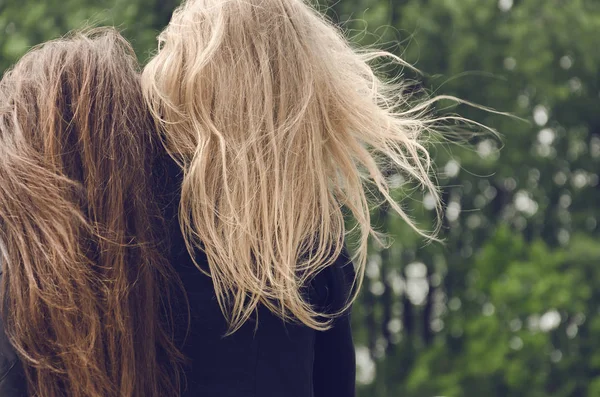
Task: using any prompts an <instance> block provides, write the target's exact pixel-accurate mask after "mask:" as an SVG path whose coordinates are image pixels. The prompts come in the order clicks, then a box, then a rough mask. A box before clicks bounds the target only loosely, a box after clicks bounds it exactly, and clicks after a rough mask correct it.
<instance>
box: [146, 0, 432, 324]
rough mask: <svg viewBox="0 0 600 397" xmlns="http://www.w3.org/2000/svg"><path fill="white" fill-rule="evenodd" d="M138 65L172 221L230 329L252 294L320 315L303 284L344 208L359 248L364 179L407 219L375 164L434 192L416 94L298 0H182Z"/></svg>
mask: <svg viewBox="0 0 600 397" xmlns="http://www.w3.org/2000/svg"><path fill="white" fill-rule="evenodd" d="M159 41H160V46H159V51H158V54H157V55H156V57H155V58H154V59H153V60H152V61H151V62H150V63H149V64H148V66H147V67H146V68H145V70H144V72H143V75H142V86H143V90H144V95H145V96H146V99H147V100H148V103H149V104H150V107H151V109H152V111H153V113H154V115H155V118H156V119H157V120H159V123H160V126H161V128H162V129H163V131H164V140H165V143H166V147H167V149H168V151H169V152H170V153H171V154H172V155H173V156H174V158H176V159H178V160H179V161H180V164H181V165H182V166H183V168H184V171H185V178H184V181H183V187H182V198H181V208H180V211H181V215H182V216H181V222H182V228H183V230H184V231H185V232H186V235H187V239H188V242H189V246H190V248H193V247H200V248H202V249H204V251H205V252H206V254H207V257H208V261H209V266H210V273H211V275H212V277H213V280H214V284H215V287H216V291H217V296H218V298H219V302H220V303H221V307H222V309H223V311H224V312H225V314H226V315H227V316H228V318H229V320H230V322H231V325H232V328H233V329H235V328H236V327H237V326H239V325H240V324H241V323H243V322H244V321H245V320H246V319H247V318H248V316H249V315H250V314H251V313H252V311H253V310H254V308H255V307H256V305H257V304H258V303H259V302H260V303H263V304H265V305H267V306H268V307H269V308H270V309H271V310H272V311H274V312H276V313H278V314H279V315H280V316H281V317H283V318H291V319H295V320H299V321H301V322H303V323H305V324H307V325H309V326H311V327H313V328H316V329H321V328H324V327H326V326H327V322H326V321H324V320H323V317H319V314H323V313H318V310H316V309H315V308H313V307H311V305H310V303H309V302H307V301H306V299H305V297H303V295H302V287H303V286H304V285H305V284H306V282H307V281H308V280H310V278H311V277H312V276H314V275H315V273H317V272H318V271H320V270H321V269H323V268H325V267H327V266H329V265H331V264H332V262H333V260H335V258H336V257H337V256H338V255H339V253H340V250H341V249H342V245H343V238H344V236H345V233H346V230H345V227H344V217H343V213H342V208H347V209H348V210H349V211H350V212H351V214H352V215H353V217H354V218H355V219H356V221H357V224H358V241H359V245H358V248H357V256H356V257H357V258H358V261H357V266H358V269H359V271H358V279H359V280H360V279H361V277H362V269H363V268H364V262H365V258H366V248H367V241H368V237H369V235H374V231H373V229H372V228H371V225H370V217H369V202H368V195H367V193H366V192H367V190H368V189H369V186H368V185H370V186H371V187H373V188H374V189H375V190H376V191H379V192H380V194H381V195H382V196H383V197H384V198H385V200H387V201H388V202H389V205H390V206H391V207H392V208H393V209H394V210H396V211H397V212H398V213H399V214H400V215H401V216H402V217H403V218H404V219H405V220H406V221H407V222H408V223H410V224H411V225H412V222H411V220H410V219H409V217H408V216H407V215H406V214H405V212H404V211H403V210H402V208H401V207H400V206H399V205H398V204H397V203H396V202H394V201H393V199H392V197H391V196H390V194H389V190H388V185H387V182H386V177H385V174H386V173H385V172H384V171H382V169H383V168H390V169H392V170H400V171H401V172H402V173H403V174H404V175H406V176H408V177H409V178H412V179H413V180H414V181H416V182H418V183H420V184H421V185H423V186H424V187H426V188H427V189H429V190H430V191H431V192H432V194H433V196H434V197H437V194H436V189H435V187H434V185H433V184H432V182H431V181H430V179H429V175H428V173H429V157H428V154H427V151H426V150H425V149H424V147H423V146H422V145H421V144H420V141H419V139H420V135H421V133H422V132H424V131H426V130H427V129H428V128H429V124H430V123H429V121H428V120H427V119H426V117H425V115H426V112H427V104H423V105H421V106H417V107H412V108H410V107H408V106H407V103H408V102H407V98H406V97H405V96H404V91H403V89H402V85H401V84H398V83H397V82H396V83H387V82H384V81H383V80H381V79H380V78H379V77H378V76H377V75H376V73H375V72H374V70H373V68H372V67H371V66H370V62H371V61H373V60H375V59H377V58H381V57H382V58H388V59H392V60H393V61H398V62H401V60H399V59H398V58H396V57H394V56H393V55H391V54H389V53H385V52H378V51H365V50H362V51H360V50H356V49H353V48H352V46H351V45H350V44H349V43H348V41H347V40H346V39H345V38H344V37H343V35H342V34H341V33H340V32H339V31H338V29H337V28H335V27H334V26H333V25H332V24H331V23H330V22H329V21H327V20H326V19H325V18H324V17H322V16H321V15H320V14H319V13H318V12H317V11H315V10H314V9H313V8H311V6H310V5H308V4H306V3H305V2H304V1H302V0H188V1H186V2H185V3H184V4H183V5H182V6H181V7H180V8H179V9H178V10H177V11H176V12H175V14H174V16H173V19H172V21H171V23H170V24H169V26H168V27H167V28H166V29H165V30H164V31H163V32H162V34H161V35H160V37H159Z"/></svg>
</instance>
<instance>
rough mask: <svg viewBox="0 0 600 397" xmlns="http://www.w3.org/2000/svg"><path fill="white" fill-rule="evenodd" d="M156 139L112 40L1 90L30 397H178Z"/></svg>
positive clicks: (54, 58)
mask: <svg viewBox="0 0 600 397" xmlns="http://www.w3.org/2000/svg"><path fill="white" fill-rule="evenodd" d="M152 131H153V125H152V123H151V117H150V114H149V112H148V111H147V108H146V106H145V104H144V101H143V97H142V94H141V88H140V84H139V75H138V71H137V61H136V59H135V57H134V54H133V51H132V49H131V47H130V46H129V44H128V43H127V42H126V41H125V39H123V38H122V37H121V36H120V34H119V33H118V32H116V31H115V30H113V29H98V30H92V31H89V32H86V33H76V34H73V35H71V36H70V37H67V38H64V39H61V40H56V41H53V42H48V43H46V44H44V45H41V46H39V47H37V48H35V49H33V50H32V51H30V52H29V53H28V54H27V55H25V56H24V57H23V58H22V59H21V60H20V61H19V62H18V63H17V64H16V65H15V67H14V68H13V69H12V70H10V71H9V72H7V73H6V74H5V76H4V77H3V79H2V81H1V82H0V159H1V160H0V247H1V250H2V251H1V254H2V257H1V261H2V270H3V275H2V296H3V299H4V302H5V305H4V307H3V317H4V322H5V324H6V330H7V335H8V336H9V338H10V339H11V342H12V343H13V345H14V346H15V348H16V350H17V352H18V354H19V356H20V357H21V358H22V359H23V361H24V364H25V369H26V374H27V378H28V380H29V386H30V394H31V395H40V396H49V397H53V396H64V395H68V396H97V397H107V396H119V397H123V396H151V395H152V396H155V395H161V396H163V395H164V396H168V395H176V394H177V393H176V388H177V385H175V384H174V383H175V379H176V378H175V377H174V374H173V373H172V372H173V371H172V368H175V367H176V364H175V362H176V361H177V360H178V352H177V350H176V349H175V348H174V347H173V345H172V344H171V342H170V340H169V338H168V335H167V330H166V328H165V326H164V325H163V322H162V320H161V315H160V307H161V302H160V299H161V298H160V293H161V292H162V290H163V288H166V287H165V286H166V285H167V283H168V281H167V273H168V271H167V270H166V269H167V268H166V267H165V266H164V262H163V260H162V259H161V255H160V252H159V247H158V235H157V234H156V232H155V229H156V227H155V225H154V224H155V222H156V220H157V219H159V212H158V211H159V210H158V208H157V207H156V206H155V204H153V203H152V200H151V197H152V191H151V180H150V174H151V168H150V167H151V163H152V161H153V156H154V153H155V149H154V148H153V142H152V139H151V136H152ZM161 358H162V362H161Z"/></svg>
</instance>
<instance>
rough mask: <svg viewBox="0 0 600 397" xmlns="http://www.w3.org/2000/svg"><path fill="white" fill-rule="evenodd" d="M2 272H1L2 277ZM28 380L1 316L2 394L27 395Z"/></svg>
mask: <svg viewBox="0 0 600 397" xmlns="http://www.w3.org/2000/svg"><path fill="white" fill-rule="evenodd" d="M1 277H2V272H0V278H1ZM26 395H27V381H26V378H25V373H24V371H23V366H22V365H21V361H20V359H19V356H18V355H17V354H16V352H15V350H14V349H13V347H12V345H11V344H10V341H9V340H8V337H7V336H6V333H5V331H4V321H3V319H2V318H1V317H0V396H2V397H25V396H26Z"/></svg>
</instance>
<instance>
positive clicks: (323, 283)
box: [310, 248, 356, 313]
mask: <svg viewBox="0 0 600 397" xmlns="http://www.w3.org/2000/svg"><path fill="white" fill-rule="evenodd" d="M355 274H356V273H355V271H354V264H353V263H352V260H351V258H350V255H349V254H348V251H347V250H346V249H345V248H343V249H342V251H341V253H340V255H339V256H338V257H337V258H336V259H335V261H334V262H333V264H331V265H330V266H328V267H327V268H325V269H323V270H322V271H320V272H319V273H318V274H317V275H316V276H315V277H314V278H313V280H312V282H311V285H310V287H311V288H310V290H311V302H313V304H316V305H317V307H319V308H321V310H323V311H325V312H330V313H333V312H336V311H338V310H340V309H341V308H342V307H344V306H345V305H346V303H347V301H348V299H349V298H350V296H351V295H352V287H353V285H354V278H355Z"/></svg>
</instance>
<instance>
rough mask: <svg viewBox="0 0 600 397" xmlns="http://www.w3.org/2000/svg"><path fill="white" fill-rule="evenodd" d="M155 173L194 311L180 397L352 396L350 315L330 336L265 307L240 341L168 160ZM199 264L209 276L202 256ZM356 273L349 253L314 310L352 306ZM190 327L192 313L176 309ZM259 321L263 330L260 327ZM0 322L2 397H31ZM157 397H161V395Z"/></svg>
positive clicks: (324, 279)
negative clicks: (195, 240)
mask: <svg viewBox="0 0 600 397" xmlns="http://www.w3.org/2000/svg"><path fill="white" fill-rule="evenodd" d="M161 164H162V165H163V166H164V165H165V164H167V166H166V167H162V166H161V167H157V177H158V181H157V183H159V184H160V186H161V187H164V191H163V193H162V194H161V199H160V201H161V205H162V207H163V210H164V216H165V218H166V221H167V225H166V226H167V230H168V234H169V240H170V241H169V247H170V248H169V249H170V252H169V261H170V263H171V265H172V266H173V267H174V268H175V270H176V271H177V273H178V274H179V276H180V278H181V280H182V283H183V286H184V288H185V291H186V293H187V297H188V300H189V304H190V312H191V318H190V327H189V333H188V335H187V338H185V342H183V340H184V339H183V336H180V338H181V341H182V342H183V345H182V353H183V354H184V355H185V356H186V357H187V359H188V360H187V363H186V364H185V367H184V370H185V377H186V382H185V383H184V385H185V387H184V390H182V394H181V395H182V397H354V381H355V357H354V346H353V343H352V335H351V331H350V318H349V314H345V315H343V316H341V317H339V318H337V319H336V320H335V321H334V325H333V327H332V328H331V329H330V330H328V331H325V332H317V331H314V330H312V329H310V328H308V327H306V326H304V325H300V324H291V323H286V322H284V321H282V320H281V319H279V318H278V317H277V316H275V315H273V314H272V313H271V312H270V311H269V310H267V309H266V308H265V307H260V308H259V309H258V313H257V316H256V317H254V318H252V319H250V320H249V321H248V322H247V323H245V324H244V325H243V326H242V327H241V328H240V329H239V330H238V331H236V332H235V333H234V334H232V335H230V336H227V337H225V336H224V334H225V333H226V331H227V324H226V321H225V319H224V317H223V314H222V313H221V311H220V309H219V305H218V304H217V301H216V297H215V292H214V288H213V284H212V281H211V279H210V277H208V276H206V275H204V274H202V273H201V272H200V271H199V270H198V269H197V268H196V267H195V266H194V264H193V262H192V259H191V258H190V256H189V254H188V253H187V250H186V248H185V244H184V241H183V236H182V234H181V231H180V229H179V223H178V219H177V207H178V202H179V193H178V190H179V186H180V185H181V176H180V172H179V168H178V167H177V166H176V165H175V164H174V163H173V162H172V161H170V159H169V160H165V161H164V162H162V163H161ZM196 260H197V262H198V264H199V265H200V266H202V267H204V268H206V269H208V266H207V263H206V257H205V256H204V254H203V253H201V252H198V253H197V256H196ZM353 272H354V269H353V267H352V264H351V263H350V260H349V259H348V258H347V256H346V255H345V254H344V255H342V256H341V257H340V258H338V259H337V261H336V263H335V264H334V265H333V266H331V267H329V268H327V269H325V270H323V271H322V272H321V273H319V274H318V275H317V276H316V277H315V278H314V280H313V281H312V283H311V284H310V286H309V288H307V291H308V294H309V299H310V300H311V303H313V304H314V305H316V307H318V308H323V309H326V310H332V311H336V310H338V309H339V308H341V307H342V306H343V305H344V303H345V302H346V299H347V296H348V294H349V286H350V283H351V280H352V277H353ZM175 309H176V310H175V315H176V318H178V319H179V320H181V321H182V324H183V326H182V327H180V329H183V328H184V327H185V324H186V323H185V321H184V320H183V319H184V318H185V317H186V313H187V311H186V310H185V308H183V307H181V310H179V309H178V308H175ZM257 319H258V325H257V323H256V320H257ZM1 326H2V323H1V322H0V331H1V332H0V397H24V396H26V384H25V380H24V375H23V370H22V368H21V363H20V362H19V360H18V358H17V356H16V355H15V353H14V351H13V350H12V348H11V346H10V344H9V342H8V340H7V339H6V336H5V335H4V332H3V331H2V330H3V328H2V327H1ZM155 397H159V396H155Z"/></svg>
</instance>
